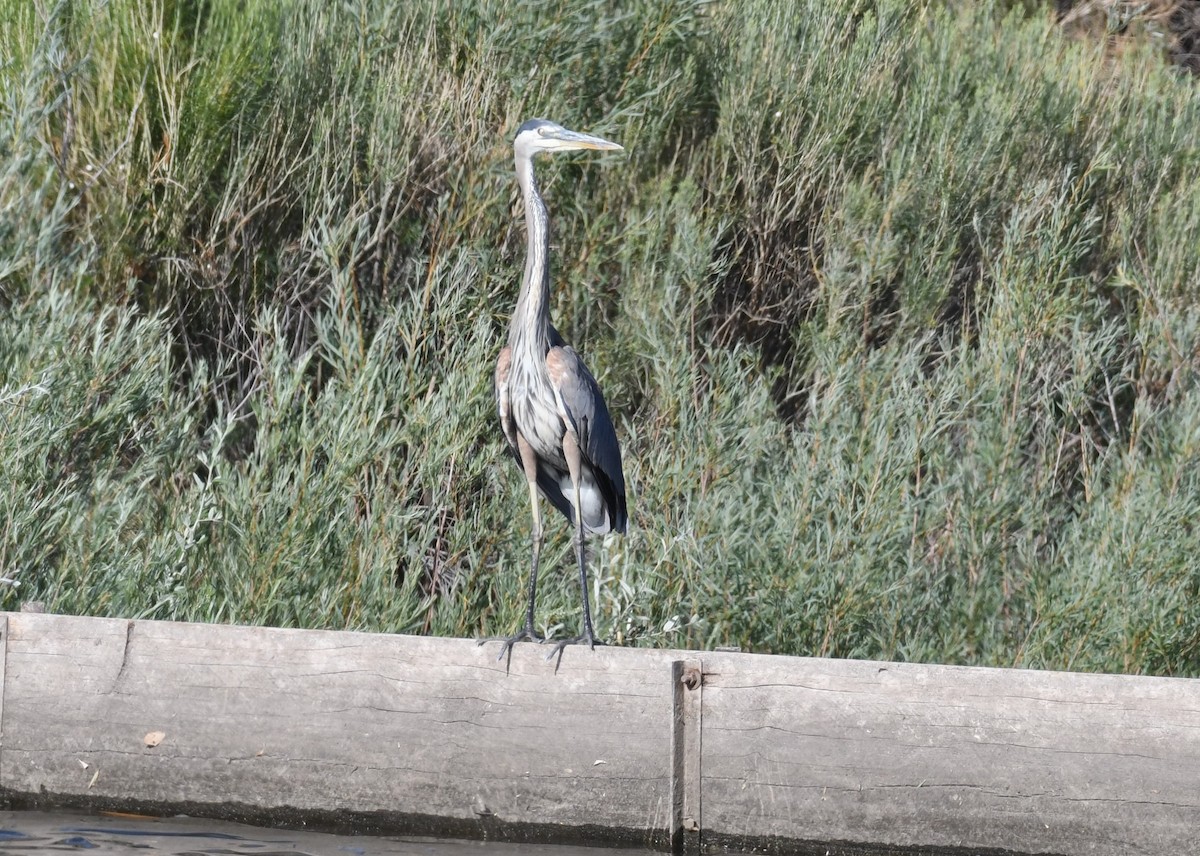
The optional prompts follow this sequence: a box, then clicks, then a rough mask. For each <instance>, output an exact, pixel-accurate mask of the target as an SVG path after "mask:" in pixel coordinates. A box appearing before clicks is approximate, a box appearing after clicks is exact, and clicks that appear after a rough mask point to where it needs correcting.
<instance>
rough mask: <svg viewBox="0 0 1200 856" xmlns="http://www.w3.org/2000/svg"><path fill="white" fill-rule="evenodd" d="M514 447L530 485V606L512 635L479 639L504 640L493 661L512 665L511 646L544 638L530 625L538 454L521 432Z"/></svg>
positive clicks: (537, 544) (537, 540)
mask: <svg viewBox="0 0 1200 856" xmlns="http://www.w3.org/2000/svg"><path fill="white" fill-rule="evenodd" d="M517 449H518V451H519V452H520V454H521V463H522V465H523V468H524V470H525V478H526V480H527V482H528V484H529V508H530V511H531V512H532V515H533V529H532V531H531V533H530V534H531V540H532V541H533V556H532V559H531V561H530V567H529V605H528V607H527V608H526V610H525V626H524V627H523V628H521V629H520V630H518V631H517V632H516V633H514V634H513V635H512V636H487V637H485V638H483V639H480V640H479V644H480V645H482V644H483V643H484V642H503V643H504V644H503V645H502V646H501V647H500V655H499V656H498V657H496V660H497V662H499V661H500V660H503V659H504V658H505V656H507V657H508V664H509V665H511V664H512V649H513V645H516V644H517V643H518V642H522V641H525V640H528V641H530V642H544V641H545V638H544V637H543V636H541V635H540V634H539V633H538V632H537V631H536V630H534V628H533V609H534V602H535V600H536V599H537V578H538V564H539V563H540V561H541V555H542V541H543V540H544V535H543V532H542V507H541V503H540V502H539V501H538V490H537V456H536V455H535V454H534V452H533V449H532V448H530V446H529V444H528V443H527V442H525V438H524V437H521V436H520V435H517Z"/></svg>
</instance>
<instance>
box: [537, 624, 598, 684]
mask: <svg viewBox="0 0 1200 856" xmlns="http://www.w3.org/2000/svg"><path fill="white" fill-rule="evenodd" d="M603 644H605V643H604V640H603V639H597V638H596V632H595V631H594V630H592V628H591V627H585V628H584V629H583V632H582V633H580V634H579V635H578V636H572V637H571V638H569V639H563V640H562V641H560V642H555V643H554V647H553V648H551V649H550V653H549V654H547V655H546V660H547V661H549V660H550V659H552V658H554V657H556V656H557V658H558V659H557V660H555V661H554V672H555V674H558V667H559V666H560V665H561V664H562V655H563V649H564V648H566V647H567V646H568V645H587V646H588V648H590V649H592V650H593V651H594V650H595V649H596V646H597V645H603Z"/></svg>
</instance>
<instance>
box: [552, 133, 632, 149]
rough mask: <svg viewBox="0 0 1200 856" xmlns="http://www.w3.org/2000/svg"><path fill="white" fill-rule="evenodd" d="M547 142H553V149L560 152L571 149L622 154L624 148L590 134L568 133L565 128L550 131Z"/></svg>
mask: <svg viewBox="0 0 1200 856" xmlns="http://www.w3.org/2000/svg"><path fill="white" fill-rule="evenodd" d="M546 139H547V140H553V141H554V145H553V148H556V149H558V150H560V151H570V150H573V149H600V150H602V151H614V152H623V151H625V147H624V146H622V145H621V144H620V143H614V142H612V141H611V140H605V139H603V138H601V137H593V136H592V135H591V134H581V133H579V132H578V131H568V130H567V129H566V128H563V129H562V130H558V131H550V132H547V134H546Z"/></svg>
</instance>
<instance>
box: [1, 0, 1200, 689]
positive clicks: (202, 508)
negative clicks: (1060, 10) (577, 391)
mask: <svg viewBox="0 0 1200 856" xmlns="http://www.w3.org/2000/svg"><path fill="white" fill-rule="evenodd" d="M0 20H3V21H4V22H5V26H3V27H2V28H0V575H3V576H4V577H7V578H9V579H12V580H16V581H18V582H19V586H18V587H12V586H6V587H3V592H2V594H3V600H2V602H0V606H2V607H3V608H6V609H12V608H15V607H17V605H18V603H19V602H20V601H21V600H25V599H38V600H44V601H45V602H46V604H47V608H48V609H51V610H55V611H62V612H80V613H92V614H106V615H120V616H134V617H153V618H164V619H181V620H201V621H227V622H251V623H269V624H279V625H288V626H319V627H334V628H364V629H372V630H385V631H397V632H418V633H435V634H445V635H465V636H473V635H477V634H480V633H498V632H509V631H511V630H513V629H515V628H516V626H517V624H518V622H519V620H520V611H521V604H522V588H523V585H524V576H525V572H526V567H527V561H528V533H529V520H528V513H527V505H526V493H525V486H524V484H523V482H522V480H521V478H520V476H519V475H518V473H517V472H516V470H515V468H513V467H512V464H511V462H510V461H509V460H508V458H507V455H506V453H505V452H504V451H503V448H502V444H501V440H500V436H499V430H498V426H497V423H496V418H495V414H494V410H493V404H492V399H491V371H492V365H493V361H494V358H495V355H496V353H497V351H498V349H499V347H500V345H501V342H502V340H503V337H504V336H505V333H506V325H507V320H508V315H509V313H510V311H511V309H512V306H513V304H514V302H515V299H516V289H517V282H518V279H519V276H520V269H521V265H522V256H523V252H524V245H523V231H522V226H521V224H520V222H519V220H516V219H515V218H514V215H515V214H516V213H517V212H518V210H519V208H518V206H517V204H516V202H517V198H516V192H515V181H514V179H513V176H512V171H511V150H510V148H509V142H510V139H511V135H512V134H513V133H514V132H515V129H516V127H517V126H518V125H519V124H520V122H521V121H522V120H523V119H525V118H528V117H531V116H537V115H540V116H545V117H548V118H553V119H555V120H556V121H560V122H562V123H563V124H565V125H568V126H570V127H574V128H578V129H581V130H588V131H592V132H595V133H599V134H602V135H604V136H606V137H609V138H611V139H616V140H618V141H620V142H622V143H624V144H625V146H626V148H627V150H628V154H627V155H625V156H609V157H604V158H587V157H561V158H557V159H554V160H552V161H549V160H548V161H545V162H543V163H542V164H541V170H542V176H543V186H544V190H545V192H546V194H547V197H548V201H549V205H550V210H551V217H552V220H553V223H554V227H555V235H556V237H555V241H556V252H557V256H556V267H555V275H556V292H555V296H554V300H555V305H554V313H555V318H556V321H557V323H558V326H559V327H560V329H561V330H562V331H563V333H564V335H566V336H567V337H568V339H570V340H572V341H574V342H575V343H576V344H577V345H579V346H580V349H581V350H582V351H583V352H584V353H585V355H586V356H587V358H588V361H589V362H590V364H591V365H592V367H593V368H594V370H595V371H596V373H597V375H598V378H599V380H600V382H601V384H602V386H603V387H604V388H605V391H606V396H607V398H608V401H609V404H610V407H611V409H612V410H613V412H614V418H615V420H616V423H617V431H618V435H619V436H620V438H621V440H622V443H623V446H624V450H625V463H626V475H627V479H628V481H629V485H630V499H631V502H632V505H633V516H632V520H631V531H630V534H629V535H628V536H627V537H625V538H623V539H621V538H610V539H609V540H607V541H603V542H601V541H597V542H595V543H594V546H593V551H592V556H593V568H594V572H595V573H594V578H595V579H594V587H595V591H596V596H595V603H596V612H597V623H598V627H599V630H600V632H601V633H602V634H604V635H605V636H607V637H608V638H609V639H611V640H614V641H620V642H621V643H623V644H637V645H672V646H713V645H730V644H736V645H742V646H745V647H747V648H749V649H753V650H761V651H773V652H778V653H798V654H819V655H829V656H844V657H872V658H887V659H905V660H920V661H940V662H950V663H972V664H986V665H1019V666H1033V667H1046V668H1068V669H1086V670H1113V671H1131V672H1146V673H1158V674H1186V675H1200V591H1198V589H1200V525H1198V523H1197V521H1198V520H1200V377H1198V374H1197V372H1198V369H1200V366H1198V362H1197V353H1198V352H1200V240H1198V235H1200V182H1198V181H1197V180H1196V177H1197V175H1200V98H1197V90H1196V84H1195V82H1194V81H1193V79H1191V78H1189V77H1188V76H1187V75H1186V74H1185V73H1183V72H1181V71H1180V70H1179V69H1177V68H1174V67H1172V66H1171V65H1170V64H1169V63H1167V62H1165V61H1164V59H1163V57H1162V55H1161V53H1159V52H1158V49H1157V48H1155V47H1154V46H1153V44H1152V43H1153V40H1152V39H1149V38H1147V39H1139V38H1137V37H1136V36H1130V37H1128V39H1127V41H1126V42H1125V43H1123V44H1122V45H1121V49H1120V50H1113V49H1112V46H1111V43H1110V44H1108V45H1107V46H1106V44H1105V41H1104V40H1096V39H1088V38H1072V37H1068V36H1066V35H1064V33H1063V31H1062V30H1061V29H1060V28H1058V27H1057V26H1056V25H1055V24H1054V22H1053V21H1052V19H1051V18H1050V17H1049V14H1048V12H1047V10H1046V9H1044V8H1043V7H1042V6H1040V5H1039V4H1032V3H1030V4H1015V3H1003V2H994V3H979V4H975V3H971V4H965V3H962V4H960V3H945V2H934V0H929V2H925V3H911V2H902V0H838V2H834V0H807V2H806V0H801V2H797V3H790V4H785V3H775V2H766V0H762V2H739V3H721V2H704V0H666V2H659V0H653V2H651V0H634V2H623V3H617V2H607V0H531V2H525V3H519V4H514V3H510V2H508V1H507V0H476V2H473V3H457V2H456V3H446V2H436V0H425V2H419V0H349V2H342V3H328V2H324V0H322V2H316V0H313V1H312V2H290V0H289V2H284V0H239V2H232V0H207V2H205V0H107V2H100V0H75V2H61V3H57V4H56V3H53V2H51V0H36V2H32V3H31V2H30V0H0ZM549 519H550V520H551V528H550V534H551V540H550V542H549V545H548V549H547V551H546V554H545V558H544V561H543V567H544V568H546V569H547V574H546V580H545V583H544V585H543V587H542V595H541V599H540V609H539V617H540V618H542V619H543V620H545V621H546V622H547V626H548V627H556V626H563V627H565V628H567V629H568V630H573V629H574V627H575V626H576V624H577V622H578V609H579V606H578V593H577V591H576V590H575V583H574V577H573V565H572V560H571V554H570V547H569V534H568V529H567V527H566V525H565V521H562V520H561V519H559V518H558V517H554V518H549Z"/></svg>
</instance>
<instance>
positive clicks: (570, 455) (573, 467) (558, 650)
mask: <svg viewBox="0 0 1200 856" xmlns="http://www.w3.org/2000/svg"><path fill="white" fill-rule="evenodd" d="M563 451H564V452H565V453H566V458H567V470H568V471H569V472H570V474H571V487H572V489H573V491H574V493H575V503H574V505H575V553H576V555H577V557H578V559H579V589H580V591H581V593H582V594H583V633H581V634H579V635H578V636H575V637H572V638H570V639H564V640H562V641H561V642H559V643H557V644H556V645H555V646H554V648H553V649H551V651H550V653H549V654H547V655H546V659H547V660H549V659H550V658H551V657H553V656H555V655H556V654H557V655H558V662H556V663H555V664H554V671H556V672H557V671H558V664H559V663H561V662H562V651H563V648H565V647H567V646H568V645H577V644H580V643H587V646H588V647H589V648H592V649H595V647H596V646H597V645H603V644H604V642H602V641H601V640H599V639H597V638H596V629H595V628H594V627H593V626H592V610H591V606H590V604H589V602H588V583H587V540H586V536H585V530H584V528H583V506H582V499H583V497H582V496H581V495H580V489H579V482H580V478H581V475H580V471H581V469H582V466H581V464H580V460H581V455H580V452H579V443H578V441H577V440H576V439H575V435H574V434H572V433H571V432H570V431H568V432H567V433H566V435H565V436H564V437H563Z"/></svg>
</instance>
